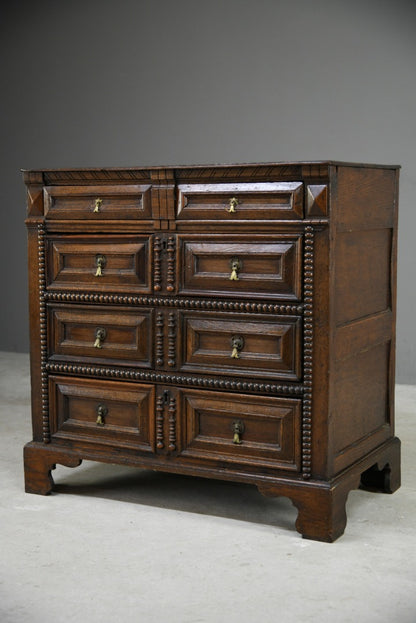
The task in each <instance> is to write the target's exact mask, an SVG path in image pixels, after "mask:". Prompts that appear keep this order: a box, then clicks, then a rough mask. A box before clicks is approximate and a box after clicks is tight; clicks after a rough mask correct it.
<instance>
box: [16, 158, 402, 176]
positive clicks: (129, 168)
mask: <svg viewBox="0 0 416 623" xmlns="http://www.w3.org/2000/svg"><path fill="white" fill-rule="evenodd" d="M308 165H312V166H316V165H319V166H342V167H363V168H371V169H373V168H379V169H400V168H401V165H400V164H375V163H368V162H347V161H342V160H302V161H280V162H240V163H228V164H224V163H221V164H220V163H214V164H209V163H208V164H179V165H171V164H168V165H146V166H133V167H132V166H127V167H63V168H44V169H42V168H36V169H24V168H22V169H20V170H21V172H22V173H52V172H57V173H58V172H68V173H70V172H74V173H76V172H77V171H91V172H92V171H96V172H100V171H101V172H103V171H109V172H111V171H146V172H150V171H159V170H175V169H179V170H184V169H189V170H191V169H221V168H230V167H235V168H238V167H243V168H245V167H280V166H281V167H288V166H308Z"/></svg>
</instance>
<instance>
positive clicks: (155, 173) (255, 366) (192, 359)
mask: <svg viewBox="0 0 416 623" xmlns="http://www.w3.org/2000/svg"><path fill="white" fill-rule="evenodd" d="M24 179H25V183H26V185H27V190H28V218H27V221H26V223H27V227H28V238H29V287H30V332H31V377H32V414H33V441H32V442H30V443H28V444H27V445H26V446H25V451H24V455H25V479H26V490H27V491H28V492H31V493H39V494H47V493H49V492H50V491H51V489H52V486H53V480H52V477H51V470H52V469H53V468H54V467H55V466H56V464H57V463H59V464H63V465H67V466H73V467H75V466H77V465H79V464H80V462H81V460H82V459H89V460H95V461H104V462H110V463H122V464H127V465H132V466H137V467H141V468H147V469H155V470H162V471H166V472H175V473H182V474H189V475H195V476H204V477H209V478H219V479H227V480H232V481H236V482H244V483H252V484H253V485H256V486H257V487H258V488H259V490H260V491H261V492H262V493H263V494H265V495H270V496H279V495H283V496H288V497H289V498H290V499H291V500H292V502H293V503H294V505H295V506H296V507H297V508H298V510H299V513H298V519H297V522H296V527H297V529H298V531H299V532H300V533H301V534H302V535H303V536H304V537H307V538H312V539H318V540H324V541H333V540H334V539H336V538H337V537H338V536H340V535H341V534H342V533H343V531H344V528H345V524H346V514H345V503H346V499H347V496H348V493H349V491H350V490H351V489H353V488H357V487H359V486H362V487H367V488H368V487H369V488H372V489H377V490H380V491H384V492H393V491H394V490H395V489H397V488H398V486H399V484H400V442H399V440H398V439H397V438H396V437H394V428H393V424H394V423H393V415H394V414H393V409H394V347H395V338H394V335H395V331H394V327H395V289H396V286H395V266H396V263H395V258H396V235H397V234H396V230H397V227H396V222H397V183H398V167H395V166H392V167H388V166H376V165H356V164H347V163H338V162H316V163H307V162H305V163H282V164H260V165H225V166H217V165H216V166H198V167H197V166H189V167H150V168H126V169H79V170H73V169H72V170H44V171H25V172H24Z"/></svg>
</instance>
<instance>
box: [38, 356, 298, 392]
mask: <svg viewBox="0 0 416 623" xmlns="http://www.w3.org/2000/svg"><path fill="white" fill-rule="evenodd" d="M46 370H47V371H48V372H54V373H55V372H59V373H62V374H81V375H86V376H94V377H108V378H117V379H128V380H135V381H149V382H152V383H164V384H166V383H173V384H176V385H189V386H192V387H207V388H209V389H227V390H234V391H240V392H241V391H244V392H257V393H259V392H260V393H267V394H284V395H289V396H298V395H299V396H300V395H302V393H303V385H301V384H297V385H295V384H289V383H288V384H285V385H280V384H279V385H277V384H274V383H253V382H252V381H244V380H234V379H227V378H226V379H222V378H212V377H210V378H207V377H197V376H189V375H182V374H169V373H164V372H149V371H145V370H132V369H129V368H114V367H108V368H107V367H102V366H84V365H77V364H68V363H48V364H47V365H46Z"/></svg>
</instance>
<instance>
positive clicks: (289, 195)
mask: <svg viewBox="0 0 416 623" xmlns="http://www.w3.org/2000/svg"><path fill="white" fill-rule="evenodd" d="M302 217H303V184H302V182H266V183H257V184H245V183H241V184H181V185H180V186H179V187H178V219H189V220H216V221H217V220H225V221H234V220H246V219H249V220H256V219H258V220H264V219H294V218H295V219H301V218H302Z"/></svg>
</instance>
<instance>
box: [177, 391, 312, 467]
mask: <svg viewBox="0 0 416 623" xmlns="http://www.w3.org/2000/svg"><path fill="white" fill-rule="evenodd" d="M180 405H181V407H180V408H181V413H182V418H181V422H182V431H181V436H182V444H181V446H182V452H181V456H183V457H185V456H187V457H193V458H195V459H208V460H215V461H217V462H218V461H220V462H226V463H239V464H243V465H245V466H248V465H253V467H259V466H261V467H265V468H275V469H285V470H292V471H299V470H300V462H301V401H300V400H298V399H291V398H275V397H269V396H252V395H235V394H227V393H222V392H211V391H197V390H181V391H180Z"/></svg>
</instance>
